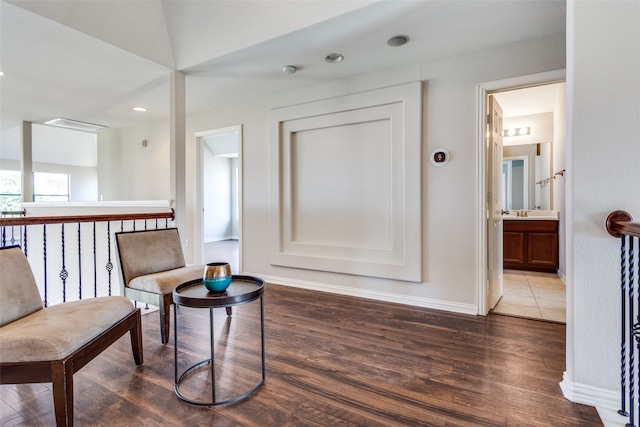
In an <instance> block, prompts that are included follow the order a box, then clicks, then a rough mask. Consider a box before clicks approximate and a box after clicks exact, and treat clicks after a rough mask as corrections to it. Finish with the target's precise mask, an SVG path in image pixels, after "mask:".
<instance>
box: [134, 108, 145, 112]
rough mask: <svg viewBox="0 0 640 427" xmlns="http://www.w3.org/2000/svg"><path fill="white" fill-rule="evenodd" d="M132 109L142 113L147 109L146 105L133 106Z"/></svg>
mask: <svg viewBox="0 0 640 427" xmlns="http://www.w3.org/2000/svg"><path fill="white" fill-rule="evenodd" d="M133 110H134V111H140V112H143V113H144V112H145V111H147V108H146V107H133Z"/></svg>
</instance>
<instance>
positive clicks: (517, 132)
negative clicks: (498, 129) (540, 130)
mask: <svg viewBox="0 0 640 427" xmlns="http://www.w3.org/2000/svg"><path fill="white" fill-rule="evenodd" d="M530 134H531V128H530V127H521V128H513V129H504V130H503V131H502V136H523V135H530Z"/></svg>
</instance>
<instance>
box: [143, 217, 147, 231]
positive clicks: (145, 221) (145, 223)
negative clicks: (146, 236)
mask: <svg viewBox="0 0 640 427" xmlns="http://www.w3.org/2000/svg"><path fill="white" fill-rule="evenodd" d="M144 229H145V230H146V229H147V220H146V219H145V220H144Z"/></svg>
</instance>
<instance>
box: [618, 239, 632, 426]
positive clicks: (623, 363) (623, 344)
mask: <svg viewBox="0 0 640 427" xmlns="http://www.w3.org/2000/svg"><path fill="white" fill-rule="evenodd" d="M625 242H626V237H625V235H624V234H623V235H622V236H621V237H620V290H621V293H620V296H621V301H620V307H621V310H620V311H621V319H620V325H621V328H620V330H621V333H622V335H621V337H620V393H621V399H620V403H621V407H620V409H619V410H618V414H620V415H622V416H623V417H628V416H629V413H628V412H627V409H626V408H627V406H626V403H627V396H626V394H627V328H626V327H625V325H626V310H625V308H626V306H627V304H626V293H627V292H626V291H627V289H626V288H627V280H626V271H627V268H626V260H627V258H626V254H627V252H626V250H627V249H626V244H625Z"/></svg>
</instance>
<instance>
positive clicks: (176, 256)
mask: <svg viewBox="0 0 640 427" xmlns="http://www.w3.org/2000/svg"><path fill="white" fill-rule="evenodd" d="M116 245H117V248H118V254H119V261H120V268H121V269H122V275H123V276H124V280H125V285H126V286H129V283H130V282H131V280H133V279H135V278H136V277H138V276H143V275H145V274H151V273H156V272H158V271H167V270H173V269H174V268H181V267H184V266H185V265H186V263H185V260H184V255H183V254H182V244H181V243H180V236H179V235H178V229H177V228H166V229H159V230H144V231H127V232H121V233H116Z"/></svg>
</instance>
